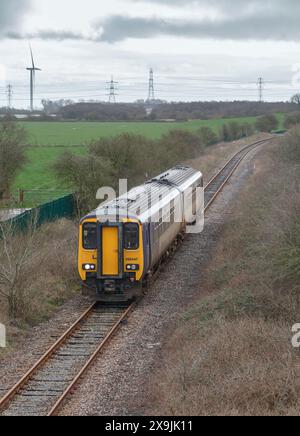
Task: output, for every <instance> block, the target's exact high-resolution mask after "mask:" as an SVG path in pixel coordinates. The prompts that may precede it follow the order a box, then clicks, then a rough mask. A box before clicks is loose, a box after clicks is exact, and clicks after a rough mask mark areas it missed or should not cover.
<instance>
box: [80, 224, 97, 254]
mask: <svg viewBox="0 0 300 436" xmlns="http://www.w3.org/2000/svg"><path fill="white" fill-rule="evenodd" d="M83 248H84V249H85V250H96V249H97V224H95V223H86V224H84V225H83Z"/></svg>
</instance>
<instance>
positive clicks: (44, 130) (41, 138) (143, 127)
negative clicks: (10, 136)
mask: <svg viewBox="0 0 300 436" xmlns="http://www.w3.org/2000/svg"><path fill="white" fill-rule="evenodd" d="M229 121H238V122H249V123H255V121H256V118H255V117H249V118H231V119H214V120H193V121H187V122H153V123H152V122H115V123H112V122H111V123H96V122H94V123H93V122H46V123H42V122H41V123H40V122H20V123H19V124H21V125H23V126H24V127H25V129H26V130H27V131H28V142H29V144H30V145H50V146H53V145H56V146H57V145H60V146H61V145H64V146H74V145H77V146H78V145H83V144H86V143H88V142H90V141H92V140H94V139H98V138H100V137H110V136H112V135H119V134H121V133H128V132H130V133H136V134H140V135H144V136H146V137H148V138H153V139H155V138H159V137H160V136H161V135H163V134H164V133H167V132H168V131H169V130H171V129H186V130H191V131H196V130H198V129H199V128H200V127H202V126H210V127H211V128H212V129H214V130H215V131H216V132H217V131H218V130H219V128H220V127H221V126H222V125H223V124H224V123H226V122H229Z"/></svg>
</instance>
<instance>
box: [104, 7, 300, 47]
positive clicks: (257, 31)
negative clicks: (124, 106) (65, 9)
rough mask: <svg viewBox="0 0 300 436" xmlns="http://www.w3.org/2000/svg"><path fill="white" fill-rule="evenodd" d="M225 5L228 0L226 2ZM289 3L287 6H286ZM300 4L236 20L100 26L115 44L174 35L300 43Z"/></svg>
mask: <svg viewBox="0 0 300 436" xmlns="http://www.w3.org/2000/svg"><path fill="white" fill-rule="evenodd" d="M224 1H225V0H224ZM286 3H288V2H286ZM299 12H300V4H299V3H298V4H297V6H296V7H295V8H294V9H293V10H289V9H285V11H282V10H281V11H280V13H278V10H276V9H273V10H269V9H263V8H261V10H260V12H259V13H255V12H254V11H253V12H250V13H247V14H240V15H234V16H226V17H220V18H218V19H215V20H210V19H202V20H201V19H198V20H193V19H180V20H179V19H161V18H157V17H152V18H140V17H136V18H132V17H126V16H120V15H115V16H111V17H109V18H108V19H106V20H104V21H103V22H99V23H98V28H99V30H100V31H101V32H102V34H101V37H100V39H101V40H102V41H106V42H110V43H114V42H117V41H122V40H124V39H127V38H151V37H155V36H162V35H171V36H178V37H187V38H214V39H233V40H266V39H267V40H275V41H280V40H282V41H300V26H299Z"/></svg>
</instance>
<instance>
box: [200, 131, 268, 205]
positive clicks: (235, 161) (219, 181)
mask: <svg viewBox="0 0 300 436" xmlns="http://www.w3.org/2000/svg"><path fill="white" fill-rule="evenodd" d="M272 139H273V138H270V139H264V140H261V141H257V142H255V143H253V144H249V145H247V146H246V147H244V148H243V149H242V150H240V151H238V152H237V153H236V154H235V155H234V156H233V157H232V158H231V159H230V160H229V161H228V162H227V163H226V165H225V166H224V167H223V168H222V169H221V170H220V171H219V172H218V173H217V174H216V175H215V176H214V177H213V178H212V180H211V181H210V182H209V183H208V184H207V185H206V187H205V191H204V205H205V211H206V212H207V210H208V209H209V208H210V206H211V205H212V204H213V202H214V201H215V199H216V197H217V196H218V195H219V194H220V192H221V191H222V189H223V188H224V186H225V185H226V184H227V182H228V180H229V179H230V178H231V176H232V175H233V173H234V172H235V170H236V169H237V168H238V166H239V165H240V163H241V161H242V160H244V158H245V157H246V156H247V155H248V154H249V153H250V152H251V151H252V150H254V149H255V148H257V147H259V146H260V145H263V144H266V143H268V142H270V141H271V140H272Z"/></svg>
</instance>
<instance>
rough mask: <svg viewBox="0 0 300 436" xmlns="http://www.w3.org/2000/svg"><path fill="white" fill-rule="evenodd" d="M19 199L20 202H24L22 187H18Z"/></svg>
mask: <svg viewBox="0 0 300 436" xmlns="http://www.w3.org/2000/svg"><path fill="white" fill-rule="evenodd" d="M19 199H20V203H24V191H23V189H20V191H19Z"/></svg>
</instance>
